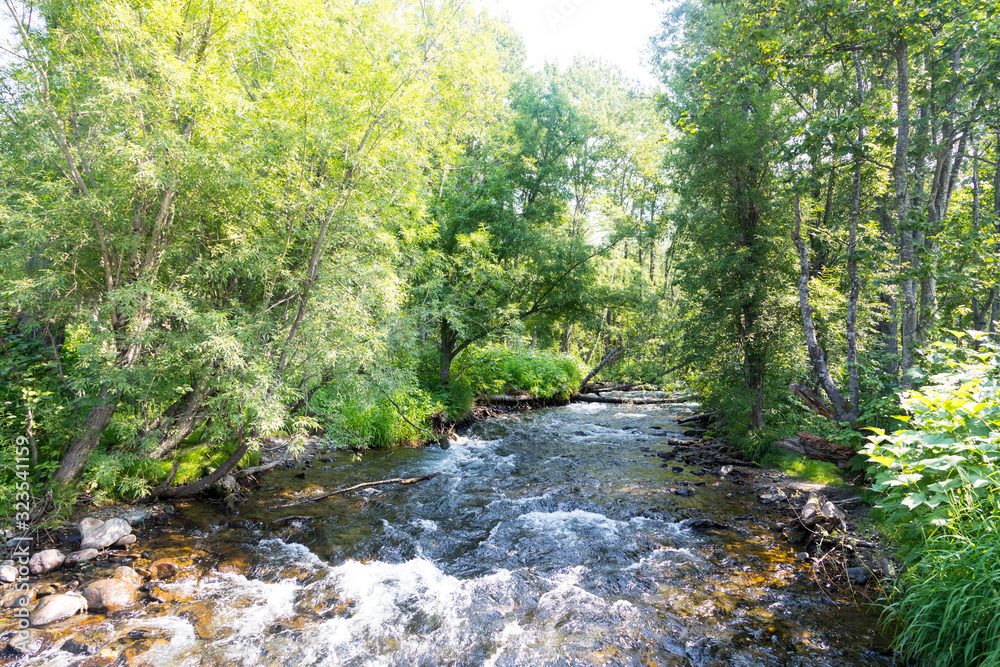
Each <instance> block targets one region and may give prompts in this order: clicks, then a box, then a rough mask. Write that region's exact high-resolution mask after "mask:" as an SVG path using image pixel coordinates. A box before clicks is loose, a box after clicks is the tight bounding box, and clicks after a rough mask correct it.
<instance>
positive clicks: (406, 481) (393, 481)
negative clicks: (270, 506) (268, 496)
mask: <svg viewBox="0 0 1000 667" xmlns="http://www.w3.org/2000/svg"><path fill="white" fill-rule="evenodd" d="M440 474H441V473H439V472H434V473H431V474H429V475H421V476H420V477H411V478H410V479H403V478H402V477H397V478H395V479H383V480H381V481H378V482H364V483H362V484H355V485H354V486H345V487H344V488H342V489H337V490H336V491H331V492H330V493H327V494H324V495H322V496H318V497H316V498H310V499H308V500H300V501H298V502H294V503H288V504H287V505H278V506H277V507H275V508H274V509H284V508H286V507H297V506H299V505H307V504H309V503H317V502H319V501H321V500H326V499H327V498H332V497H333V496H339V495H340V494H342V493H347V492H348V491H356V490H358V489H364V488H366V487H369V486H384V485H386V484H402V485H407V484H416V483H417V482H423V481H425V480H428V479H434V478H435V477H437V476H438V475H440Z"/></svg>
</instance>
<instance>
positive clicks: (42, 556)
mask: <svg viewBox="0 0 1000 667" xmlns="http://www.w3.org/2000/svg"><path fill="white" fill-rule="evenodd" d="M65 560H66V556H64V555H63V553H62V552H61V551H59V550H58V549H46V550H45V551H39V552H38V553H36V554H35V555H33V556H32V557H31V558H30V559H28V571H29V572H31V574H45V573H46V572H51V571H52V570H54V569H56V568H58V567H60V566H61V565H62V564H63V561H65Z"/></svg>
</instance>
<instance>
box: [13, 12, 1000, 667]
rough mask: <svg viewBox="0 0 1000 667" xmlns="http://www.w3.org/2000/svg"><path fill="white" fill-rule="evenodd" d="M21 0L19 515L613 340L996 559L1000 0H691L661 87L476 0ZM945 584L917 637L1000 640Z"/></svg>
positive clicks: (363, 437) (934, 529) (908, 534)
mask: <svg viewBox="0 0 1000 667" xmlns="http://www.w3.org/2000/svg"><path fill="white" fill-rule="evenodd" d="M4 1H5V5H6V10H7V11H8V13H9V14H10V16H11V18H12V20H13V21H14V22H15V24H16V26H15V27H16V31H17V32H16V35H15V39H14V43H16V44H17V45H18V46H16V47H15V48H14V50H12V51H10V52H8V53H6V54H5V57H4V59H3V74H2V77H0V86H2V88H0V110H2V126H0V146H2V148H0V341H2V350H0V352H2V354H0V381H2V384H0V466H2V467H0V505H3V506H4V507H5V508H8V507H10V508H11V509H13V507H14V506H15V505H16V504H17V503H19V502H21V503H26V502H27V503H29V504H34V503H35V502H36V501H38V500H40V499H41V497H42V496H43V494H45V492H47V491H52V492H53V495H52V498H53V502H54V504H55V505H57V506H59V507H63V508H66V507H69V506H70V505H71V504H72V502H73V501H74V499H78V498H90V499H95V500H101V499H114V498H123V499H135V498H140V497H142V496H145V495H147V494H149V493H150V492H151V491H152V490H154V489H157V488H159V489H160V491H161V492H162V493H164V494H165V495H184V494H187V493H192V492H194V491H198V490H202V489H205V488H209V487H210V486H211V485H212V484H214V483H215V482H216V481H218V479H219V478H220V477H221V476H222V475H223V474H226V473H227V472H228V471H229V470H231V469H232V468H233V467H234V466H236V465H239V464H240V463H241V462H242V463H243V464H252V462H253V461H254V457H255V456H256V451H257V450H258V448H259V446H260V444H261V442H262V441H263V440H264V439H265V438H268V437H273V436H287V437H291V438H293V439H300V440H301V439H302V438H304V437H306V436H307V435H311V434H322V437H323V438H324V439H325V440H327V441H328V442H329V443H330V444H331V446H336V447H351V448H355V449H363V448H365V447H371V446H389V445H394V444H400V443H406V442H416V441H425V440H427V439H429V438H430V437H431V435H432V433H431V431H432V430H433V428H434V427H435V426H437V427H440V425H441V424H442V423H446V422H454V421H458V420H460V419H461V418H462V417H463V416H464V415H465V414H466V413H467V411H468V410H469V408H470V406H471V405H472V402H473V400H474V398H475V397H476V396H477V395H482V394H498V393H514V392H527V393H530V394H532V395H535V396H539V397H546V398H561V399H567V398H569V397H570V396H571V395H572V394H573V393H575V392H576V391H577V390H578V389H579V383H580V380H581V379H582V377H583V375H584V374H585V373H586V371H587V370H588V369H589V368H592V367H593V366H595V365H596V364H597V363H598V362H599V361H601V360H605V359H608V358H609V355H610V359H611V360H614V363H611V364H609V365H608V366H606V367H605V370H604V375H603V376H602V377H605V378H607V379H611V380H614V381H616V382H623V383H624V382H647V383H654V384H659V385H669V384H674V385H681V384H683V385H684V386H687V387H690V388H693V389H694V390H695V391H696V392H697V393H698V394H699V395H701V396H702V397H703V400H704V403H705V405H706V407H707V409H708V410H711V411H714V412H716V413H717V415H718V417H719V425H718V427H717V429H718V430H719V431H720V434H721V435H724V436H725V437H726V438H727V439H728V440H729V441H730V442H731V443H732V444H733V445H734V446H735V447H737V448H739V449H740V450H741V451H742V453H743V454H744V455H745V456H746V457H748V458H749V459H751V460H763V461H767V462H774V461H776V460H783V461H785V462H786V465H799V464H797V463H794V462H793V459H791V458H789V455H787V454H780V453H779V451H778V450H776V449H775V448H774V443H775V442H779V441H783V440H784V441H788V440H794V439H795V438H796V434H798V433H800V432H809V433H812V434H815V435H818V436H820V437H821V438H825V439H826V440H827V441H829V442H834V443H838V444H841V445H844V446H847V447H850V448H852V449H853V450H861V449H862V448H866V451H867V453H868V455H869V457H870V458H871V463H870V464H868V465H870V466H871V467H870V468H869V475H870V476H871V477H872V478H873V479H874V481H875V486H874V488H875V489H876V490H878V491H884V492H885V494H886V495H885V500H884V502H883V503H882V505H883V511H884V516H885V521H886V522H887V525H888V526H890V527H893V530H896V531H898V539H899V540H900V543H901V544H903V545H909V546H908V547H907V548H912V550H913V555H912V563H913V564H914V566H913V567H912V568H911V569H910V570H908V572H911V573H916V574H913V575H912V577H911V579H909V580H904V582H903V583H902V584H901V590H905V591H911V592H912V591H917V592H920V591H921V590H922V589H921V588H920V586H919V585H918V584H920V583H921V582H925V581H928V580H933V581H934V582H936V584H935V585H936V586H939V587H941V586H945V585H946V584H947V583H948V581H949V580H948V577H947V576H945V575H942V576H938V575H935V576H934V577H928V576H926V572H927V571H933V572H936V573H940V572H942V569H941V568H942V567H943V566H942V565H940V563H938V564H937V565H934V563H935V561H934V558H935V557H937V556H935V554H939V553H940V554H945V555H946V556H947V554H954V553H955V550H956V549H959V550H960V549H967V545H968V544H973V545H974V546H973V548H972V549H971V551H970V553H969V554H967V556H968V558H972V559H973V560H975V559H978V560H976V563H972V564H970V563H971V561H969V560H965V561H963V563H964V564H963V566H962V567H966V568H968V567H982V568H985V570H989V569H990V564H991V563H995V559H996V555H995V554H996V553H1000V552H998V551H996V549H997V548H998V547H1000V540H998V538H997V537H996V535H997V532H996V531H995V530H994V526H995V525H996V519H995V517H996V516H998V515H1000V509H998V503H997V500H996V498H997V494H996V488H997V484H998V483H1000V478H998V477H997V475H996V472H995V466H994V462H995V459H996V451H997V444H998V430H1000V428H998V420H1000V404H998V403H1000V402H998V400H997V395H996V387H997V351H996V350H997V347H996V327H997V320H998V315H1000V313H998V310H1000V296H998V287H1000V273H998V271H1000V267H998V260H1000V169H998V162H1000V155H998V144H1000V110H998V105H1000V99H998V91H997V81H998V78H1000V58H998V53H1000V17H998V8H997V6H996V5H995V3H992V2H986V1H984V0H947V1H944V2H933V3H932V2H929V1H926V0H915V1H908V2H896V3H892V4H889V5H887V4H886V3H866V2H846V1H842V0H819V1H816V2H800V1H796V2H777V3H775V2H770V3H758V2H752V1H749V0H734V1H728V0H727V1H719V0H704V1H702V2H691V3H687V4H683V5H676V6H671V7H669V8H665V13H664V19H663V25H662V30H661V32H660V33H659V34H658V36H657V37H656V39H655V40H654V43H653V44H652V45H651V52H652V55H653V60H654V65H655V68H656V72H657V76H658V77H659V78H660V79H661V80H662V82H663V83H662V87H661V88H659V89H658V90H655V91H654V90H649V89H646V88H644V87H643V86H641V85H639V84H638V83H636V82H634V81H630V80H629V79H628V78H627V77H625V76H624V75H622V74H621V73H620V72H619V71H617V70H616V69H615V68H614V67H612V66H609V65H606V64H603V63H600V62H596V61H591V60H586V59H580V60H578V61H576V62H575V63H574V64H573V65H572V66H570V67H568V68H565V69H559V68H558V67H555V66H549V67H546V68H544V69H543V70H542V71H530V70H528V69H526V68H525V66H524V64H523V63H524V51H523V47H522V46H521V44H520V41H519V38H518V37H517V36H516V34H514V32H513V31H512V29H511V28H510V27H509V25H507V24H506V23H504V22H503V21H502V20H499V19H497V18H495V17H493V16H492V15H491V14H489V13H487V12H485V11H484V10H483V9H481V8H479V7H477V6H476V5H474V4H471V3H468V2H461V1H460V0H438V1H436V2H431V1H423V2H416V1H410V0H373V1H371V2H350V1H347V0H335V1H333V2H312V1H310V0H304V1H300V0H296V2H283V1H282V0H277V2H269V3H267V4H266V5H264V4H258V3H254V2H240V3H236V2H230V1H228V0H222V1H218V0H216V1H214V2H199V1H197V0H191V1H187V2H179V1H164V0H147V1H145V2H124V1H121V0H87V1H72V2H71V1H58V2H55V1H54V2H39V3H28V4H22V3H15V2H14V0H4ZM907 421H908V422H909V423H907ZM866 429H876V430H874V431H872V430H866ZM872 434H874V435H872ZM19 438H21V439H22V440H19ZM20 442H25V444H24V446H23V447H22V446H20V445H19V443H20ZM781 457H784V458H781ZM863 458H864V457H859V459H863ZM25 459H27V460H30V467H29V468H30V472H28V471H27V470H26V469H25V467H24V466H22V467H20V468H19V467H18V463H22V462H23V461H24V460H25ZM862 467H863V466H862ZM28 484H30V488H31V489H32V495H31V497H30V498H29V497H27V496H25V494H26V491H25V489H26V488H27V485H28ZM164 485H166V486H167V487H169V488H166V489H165V490H164ZM19 494H20V495H19ZM8 514H10V512H8ZM970 536H974V537H970ZM963 540H964V541H963ZM984 544H986V545H991V546H988V548H987V549H986V551H989V549H993V550H994V551H992V552H990V553H992V554H993V555H992V556H983V553H985V552H984V550H983V545H984ZM963 545H965V546H963ZM942 558H943V560H942V561H941V562H944V561H946V560H947V558H946V557H942ZM984 558H985V560H983V559H984ZM991 558H992V559H994V560H990V559H991ZM921 567H924V568H931V569H930V570H927V571H923V574H919V573H921V572H922V571H921V570H920V568H921ZM963 571H964V572H967V571H968V569H966V570H961V569H959V570H956V571H954V572H952V573H951V576H953V577H957V578H958V579H956V581H957V580H959V579H961V575H962V572H963ZM908 576H910V575H908ZM994 577H995V575H994ZM991 581H993V579H989V578H981V579H980V582H981V585H984V586H986V587H987V589H988V588H989V586H990V585H991V583H990V582H991ZM915 594H916V593H912V594H911V595H910V597H909V598H906V597H902V598H899V604H900V605H902V606H901V609H902V610H903V612H905V610H906V607H905V605H906V604H910V603H908V602H907V600H913V599H915V598H914V597H913V595H915ZM923 594H925V595H926V597H925V599H924V600H923V602H922V603H920V604H921V605H922V606H919V609H927V608H928V607H929V606H933V604H936V603H938V602H939V601H940V600H943V599H945V598H944V597H942V596H941V595H940V590H939V589H930V590H929V591H925V592H924V593H923ZM968 597H969V599H971V597H972V596H968ZM985 599H986V602H984V603H983V604H987V603H988V604H992V605H1000V601H998V600H997V599H996V595H995V594H994V595H993V596H989V595H987V596H985ZM990 609H994V608H993V607H987V608H977V609H973V610H970V611H969V612H968V613H969V614H972V615H973V617H974V616H975V614H981V616H979V617H976V618H980V619H987V618H993V619H996V618H1000V614H996V613H993V612H992V611H990ZM949 610H951V611H953V610H954V609H953V607H948V608H945V607H941V608H940V609H939V610H938V611H939V614H938V618H937V621H934V622H930V623H929V624H928V625H927V627H928V628H930V629H929V630H927V632H928V633H930V634H927V635H926V636H924V635H920V634H919V633H920V632H921V628H922V627H923V626H920V625H919V624H914V625H912V627H914V628H916V629H915V630H914V631H913V636H909V635H905V636H904V637H903V638H902V640H901V643H902V644H903V645H904V646H907V647H910V646H912V647H914V648H913V650H915V651H925V652H926V651H930V652H932V653H933V652H934V651H937V654H939V655H945V656H946V657H947V660H954V661H958V662H956V663H955V664H962V663H961V662H960V660H961V658H960V656H959V655H958V653H954V654H952V653H948V651H949V650H951V651H959V650H960V651H965V652H967V653H968V652H970V651H971V653H968V655H970V656H973V657H975V656H980V657H981V656H983V655H985V654H986V652H987V651H989V650H993V651H994V652H995V651H997V650H1000V649H997V648H993V649H989V648H988V647H989V646H993V647H997V646H1000V641H993V639H996V638H997V637H1000V628H998V627H997V621H993V622H992V625H990V624H989V623H986V627H987V630H986V631H985V632H986V634H976V633H979V632H980V630H981V628H982V627H983V623H978V622H977V623H972V622H971V621H968V620H967V619H968V618H969V617H968V616H967V617H965V618H966V621H965V622H966V623H967V624H969V625H968V627H967V628H966V629H967V630H968V632H970V633H972V635H973V636H971V638H969V640H968V641H966V642H964V643H962V645H961V647H960V649H954V648H953V649H947V648H946V647H945V648H942V647H941V646H938V645H936V644H934V641H937V642H939V643H940V642H941V641H943V640H942V639H941V638H942V637H947V636H948V633H950V632H952V631H957V630H956V629H955V628H950V629H948V631H947V632H943V633H942V632H940V630H941V628H942V627H943V626H942V624H943V623H946V622H958V621H949V620H948V619H955V618H958V617H960V616H961V615H958V616H956V615H955V614H953V613H951V612H950V611H949ZM925 617H926V616H925ZM935 623H936V625H935ZM969 628H972V629H969ZM989 628H992V630H990V629H989ZM933 632H938V634H937V635H934V634H933ZM990 632H992V633H993V634H992V635H991V634H989V633H990ZM935 636H936V637H937V639H936V640H935V639H934V637H935ZM991 641H992V642H993V643H990V642H991ZM966 657H968V656H966Z"/></svg>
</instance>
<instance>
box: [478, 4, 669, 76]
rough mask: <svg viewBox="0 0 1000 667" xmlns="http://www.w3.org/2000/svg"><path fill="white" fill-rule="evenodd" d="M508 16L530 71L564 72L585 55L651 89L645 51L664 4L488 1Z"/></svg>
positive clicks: (657, 24) (656, 26)
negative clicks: (546, 66)
mask: <svg viewBox="0 0 1000 667" xmlns="http://www.w3.org/2000/svg"><path fill="white" fill-rule="evenodd" d="M489 4H490V5H491V6H493V7H495V8H497V9H498V10H499V11H501V12H503V11H505V12H507V14H508V15H509V16H510V20H511V23H512V24H513V26H514V28H515V30H517V31H518V32H519V33H521V36H522V37H523V38H524V42H525V46H526V48H527V50H528V66H529V67H531V68H532V69H537V68H540V67H541V66H542V64H543V63H545V62H546V61H548V62H557V63H559V64H560V65H561V66H563V67H565V66H567V65H569V64H570V63H571V62H572V61H573V57H574V56H576V55H578V54H582V55H586V56H591V57H596V58H600V59H601V60H604V61H606V62H612V63H614V64H616V65H618V66H619V67H620V68H621V69H622V71H624V72H625V74H627V75H628V76H630V77H632V78H634V79H639V80H640V81H642V82H643V83H646V84H653V83H655V81H656V78H655V77H653V76H652V74H650V73H649V71H648V68H647V67H646V65H645V57H644V56H643V51H644V50H645V49H646V45H647V43H648V41H649V37H650V36H651V35H652V34H653V33H654V32H655V31H656V29H657V28H658V27H659V25H660V15H661V14H662V12H663V9H664V7H665V3H664V2H663V1H662V0H489Z"/></svg>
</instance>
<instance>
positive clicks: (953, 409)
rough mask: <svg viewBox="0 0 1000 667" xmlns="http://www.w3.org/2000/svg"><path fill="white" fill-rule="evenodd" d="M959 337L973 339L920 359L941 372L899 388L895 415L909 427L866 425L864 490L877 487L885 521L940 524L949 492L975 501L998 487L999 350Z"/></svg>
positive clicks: (948, 515)
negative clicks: (868, 480) (869, 475)
mask: <svg viewBox="0 0 1000 667" xmlns="http://www.w3.org/2000/svg"><path fill="white" fill-rule="evenodd" d="M957 336H958V337H959V338H960V339H962V338H969V337H967V336H966V335H965V334H957ZM967 342H969V343H974V345H971V344H970V345H967V346H964V347H963V346H960V345H959V344H956V343H954V342H948V341H944V342H938V343H934V344H933V345H932V346H931V349H930V351H929V353H928V354H927V359H926V365H927V366H929V367H931V368H932V369H934V370H938V371H941V372H937V373H934V374H933V375H930V376H928V377H926V380H927V384H926V385H925V386H924V387H922V388H921V389H920V390H919V391H916V390H914V391H908V392H904V393H903V394H902V406H903V408H904V409H905V410H906V412H907V413H908V414H907V415H903V416H899V417H896V419H898V420H900V421H903V422H906V423H908V424H909V425H910V428H909V429H905V430H900V431H896V432H895V433H894V434H892V435H888V434H886V433H885V432H884V431H881V430H878V429H871V430H873V431H875V433H876V435H874V436H872V437H871V438H870V442H869V444H868V445H867V446H866V447H865V453H866V454H867V455H868V458H869V459H870V460H871V461H873V462H874V463H875V464H876V465H877V469H876V475H875V480H876V483H875V484H874V485H873V486H872V489H873V490H875V491H882V492H884V493H885V499H884V501H883V502H882V509H883V510H884V511H885V512H886V515H887V518H888V520H889V521H890V522H892V523H895V524H907V523H917V524H923V525H932V526H942V525H946V524H948V523H949V522H950V521H952V519H953V518H954V517H955V516H956V513H955V510H954V507H953V505H954V503H955V501H956V499H958V500H959V501H960V502H962V503H963V506H964V505H965V504H971V505H975V504H976V503H977V502H978V501H979V499H980V498H984V497H991V493H992V492H993V491H994V490H996V489H998V488H1000V480H998V479H997V476H996V470H997V468H996V461H997V459H998V457H1000V394H998V390H1000V382H998V379H997V372H998V370H997V369H998V363H1000V354H998V349H997V347H996V346H995V345H993V344H991V343H989V342H987V341H985V340H983V339H982V337H972V338H969V340H967Z"/></svg>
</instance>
